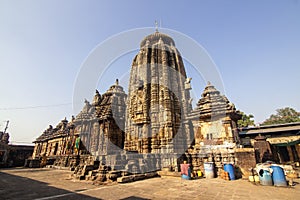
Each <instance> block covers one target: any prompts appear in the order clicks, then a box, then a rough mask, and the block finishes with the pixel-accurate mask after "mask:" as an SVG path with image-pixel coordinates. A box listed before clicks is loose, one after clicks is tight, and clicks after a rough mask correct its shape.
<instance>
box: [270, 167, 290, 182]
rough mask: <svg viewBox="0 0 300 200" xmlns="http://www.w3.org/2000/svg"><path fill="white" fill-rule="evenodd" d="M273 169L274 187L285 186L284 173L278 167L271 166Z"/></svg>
mask: <svg viewBox="0 0 300 200" xmlns="http://www.w3.org/2000/svg"><path fill="white" fill-rule="evenodd" d="M271 168H272V169H273V173H272V176H273V182H274V185H275V186H287V182H286V179H285V174H284V171H283V169H282V168H281V167H279V166H271Z"/></svg>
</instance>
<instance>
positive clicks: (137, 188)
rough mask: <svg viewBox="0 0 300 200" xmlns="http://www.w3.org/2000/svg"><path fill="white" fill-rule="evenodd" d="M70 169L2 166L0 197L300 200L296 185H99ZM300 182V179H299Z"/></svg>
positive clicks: (170, 180) (174, 180) (163, 181)
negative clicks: (81, 178)
mask: <svg viewBox="0 0 300 200" xmlns="http://www.w3.org/2000/svg"><path fill="white" fill-rule="evenodd" d="M69 174H70V171H66V170H56V169H1V170H0V199H40V200H46V199H111V200H115V199H124V200H133V199H137V200H147V199H159V200H160V199H180V200H182V199H197V200H198V199H222V200H223V199H225V200H226V199H228V200H235V199H239V200H243V199H247V200H248V199H250V200H251V199H253V200H254V199H255V200H257V199H267V200H270V199H272V200H273V199H278V200H279V199H280V200H284V199H286V200H291V199H299V197H300V184H297V185H296V186H294V187H275V186H261V185H255V184H252V183H250V182H248V181H247V180H235V181H225V180H222V179H218V178H215V179H197V180H191V181H188V180H182V179H181V178H178V177H161V178H152V179H147V180H142V181H137V182H132V183H126V184H116V183H114V184H111V185H102V186H95V185H92V184H91V183H89V182H85V181H74V180H71V179H70V178H69ZM295 181H296V182H298V183H300V179H297V180H295Z"/></svg>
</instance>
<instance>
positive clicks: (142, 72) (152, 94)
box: [125, 31, 192, 153]
mask: <svg viewBox="0 0 300 200" xmlns="http://www.w3.org/2000/svg"><path fill="white" fill-rule="evenodd" d="M190 89H191V87H190V79H187V76H186V72H185V68H184V65H183V61H182V57H181V55H180V53H179V51H178V50H177V49H176V47H175V42H174V40H173V39H172V38H171V37H170V36H168V35H166V34H163V33H160V32H158V31H156V32H155V33H153V34H151V35H148V36H146V37H145V38H144V39H143V40H142V41H141V43H140V51H139V52H138V54H137V55H136V56H135V58H134V60H133V62H132V66H131V72H130V81H129V88H128V99H127V112H126V124H125V126H126V128H125V150H127V151H134V152H139V153H184V151H185V149H186V148H187V146H188V145H189V142H190V132H191V131H190V124H189V123H188V121H187V119H186V118H187V114H188V113H189V112H190V111H191V109H192V106H191V99H190V94H189V90H190Z"/></svg>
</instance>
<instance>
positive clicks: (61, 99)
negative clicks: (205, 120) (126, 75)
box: [0, 0, 300, 142]
mask: <svg viewBox="0 0 300 200" xmlns="http://www.w3.org/2000/svg"><path fill="white" fill-rule="evenodd" d="M155 20H161V22H162V23H161V26H162V27H164V28H169V29H173V30H177V31H179V32H182V33H184V34H186V35H188V36H190V37H191V38H193V39H195V40H196V41H197V42H198V43H199V44H201V45H202V46H203V47H204V48H205V49H206V50H207V51H208V53H209V54H210V56H211V57H212V59H213V60H214V62H215V63H216V65H217V67H218V69H219V71H220V74H221V76H222V79H223V82H224V87H225V90H226V94H225V95H226V96H227V97H228V98H229V100H230V101H231V102H233V103H234V104H235V105H236V107H237V108H238V109H240V110H242V111H244V112H246V113H252V114H253V115H254V116H255V120H256V122H262V121H263V120H264V119H266V118H267V117H269V116H270V114H272V113H274V112H275V110H276V109H277V108H282V107H285V106H290V107H293V108H295V109H296V110H298V111H300V101H299V99H300V98H299V97H300V94H299V86H300V78H299V75H300V2H299V1H297V0H282V1H279V0H264V1H261V0H257V1H255V0H251V1H250V0H249V1H237V0H236V1H232V0H226V1H225V0H224V1H223V0H220V1H212V0H207V1H199V0H195V1H174V0H173V1H155V0H153V1H138V0H136V1H132V0H127V1H112V0H107V1H83V0H82V1H73V0H72V1H71V0H64V1H60V0H46V1H31V0H27V1H14V0H7V1H4V0H0V75H1V78H0V92H1V95H0V125H1V126H0V129H1V130H2V129H4V125H5V123H4V121H5V120H10V126H9V129H8V130H9V132H10V135H11V141H13V142H32V141H33V140H34V139H35V138H36V137H38V136H39V135H40V134H41V133H42V131H43V130H44V129H45V128H47V126H48V125H49V124H52V125H56V124H57V123H58V122H59V121H60V120H61V119H62V118H64V117H67V118H70V116H71V115H74V114H75V115H76V114H77V113H74V112H73V109H72V105H71V104H70V103H71V102H72V95H73V89H74V88H73V87H74V82H75V80H76V76H77V74H78V72H79V70H80V66H81V64H82V63H83V61H84V60H85V58H86V57H87V56H88V55H89V53H90V52H91V51H92V50H93V48H95V47H96V46H97V45H98V44H99V43H101V42H103V41H104V40H105V39H107V38H108V37H110V36H112V35H114V34H117V33H119V32H122V31H126V30H129V29H133V28H141V27H151V26H154V21H155ZM136 45H137V47H138V45H139V44H136ZM179 51H180V49H179ZM131 59H132V58H129V59H128V58H127V59H125V58H124V59H120V61H121V62H119V65H120V64H122V66H120V67H122V68H128V70H129V68H130V63H131ZM187 71H188V72H189V69H187ZM189 76H192V75H189ZM110 78H111V82H109V81H108V82H107V83H103V84H102V83H99V88H98V89H99V90H100V92H101V93H103V92H104V91H105V90H106V89H107V86H108V85H111V84H113V82H114V79H115V78H118V77H115V76H113V75H112V76H111V77H110ZM193 81H194V89H195V88H196V89H197V90H199V91H193V92H194V93H196V94H197V95H198V98H199V96H200V94H201V93H202V90H203V89H204V86H205V85H204V83H202V84H201V81H200V83H199V84H198V85H195V83H197V80H193ZM198 82H199V81H198ZM121 84H122V83H121ZM124 86H125V87H127V86H126V85H124ZM86 98H87V99H89V100H91V98H92V97H86ZM58 104H67V105H60V106H51V105H58ZM36 106H46V107H36ZM30 107H36V108H30ZM16 108H19V109H16Z"/></svg>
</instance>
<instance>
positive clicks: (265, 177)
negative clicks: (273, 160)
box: [259, 169, 273, 185]
mask: <svg viewBox="0 0 300 200" xmlns="http://www.w3.org/2000/svg"><path fill="white" fill-rule="evenodd" d="M259 182H260V184H261V185H273V181H272V174H271V173H270V172H269V171H268V170H265V169H261V170H260V171H259Z"/></svg>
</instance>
